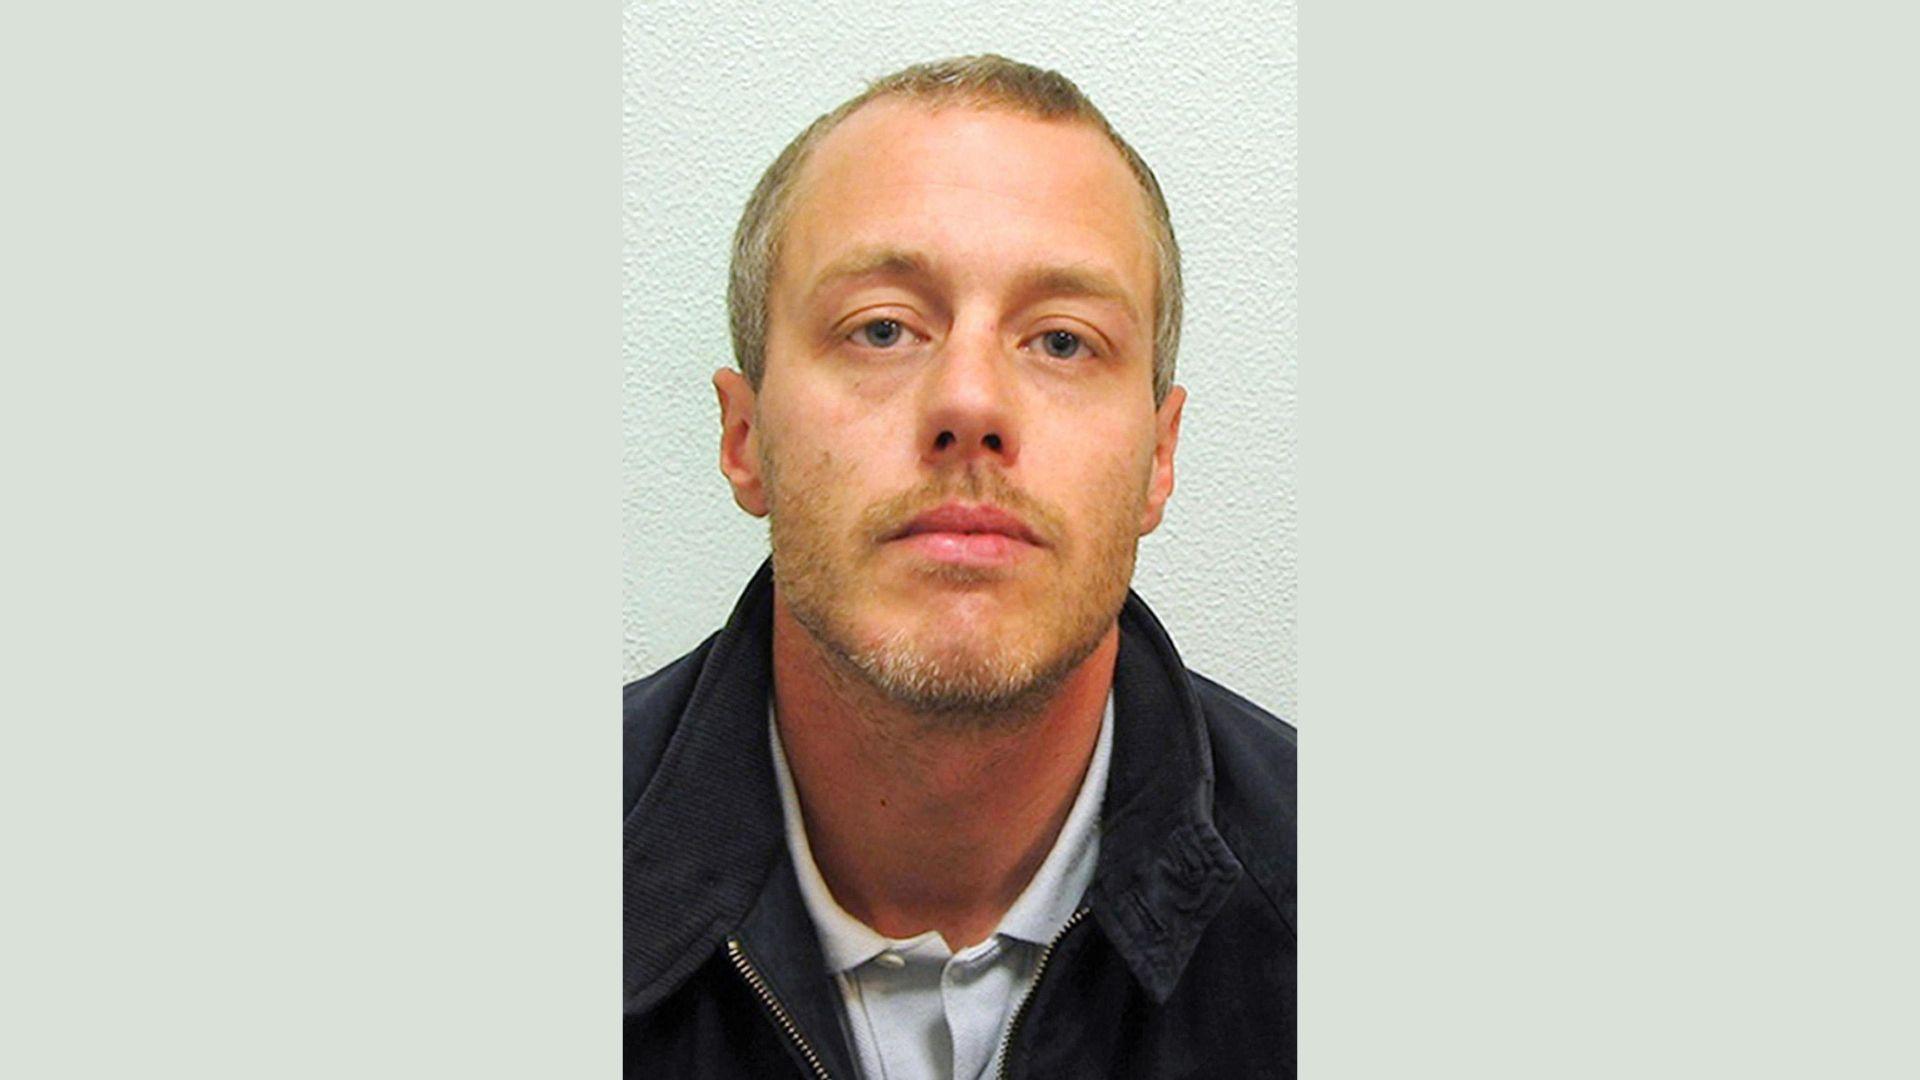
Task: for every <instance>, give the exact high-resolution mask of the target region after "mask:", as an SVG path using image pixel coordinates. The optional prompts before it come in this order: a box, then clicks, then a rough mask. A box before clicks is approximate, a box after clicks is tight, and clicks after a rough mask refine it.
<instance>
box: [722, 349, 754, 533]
mask: <svg viewBox="0 0 1920 1080" xmlns="http://www.w3.org/2000/svg"><path fill="white" fill-rule="evenodd" d="M713 389H714V391H715V392H716V393H718V394H719V395H720V473H721V475H723V476H725V477H726V478H727V483H729V484H732V485H733V501H734V502H736V503H739V504H740V509H742V510H745V511H746V512H747V513H749V514H752V515H753V516H754V517H766V516H767V492H766V486H765V483H764V481H763V479H762V477H761V474H760V434H759V428H758V427H757V426H756V425H755V423H754V410H753V403H754V392H753V386H752V384H750V383H748V382H747V377H746V376H745V375H742V374H740V373H739V372H738V371H735V370H734V369H732V368H721V369H720V370H719V371H716V372H714V373H713Z"/></svg>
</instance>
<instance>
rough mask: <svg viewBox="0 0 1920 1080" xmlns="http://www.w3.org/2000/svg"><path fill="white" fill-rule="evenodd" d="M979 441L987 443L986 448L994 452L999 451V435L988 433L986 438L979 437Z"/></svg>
mask: <svg viewBox="0 0 1920 1080" xmlns="http://www.w3.org/2000/svg"><path fill="white" fill-rule="evenodd" d="M980 441H981V442H983V443H986V444H987V449H989V450H992V451H994V452H995V453H998V452H999V451H1000V436H998V435H989V436H987V437H986V438H984V439H981V440H980Z"/></svg>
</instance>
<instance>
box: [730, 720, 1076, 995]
mask: <svg viewBox="0 0 1920 1080" xmlns="http://www.w3.org/2000/svg"><path fill="white" fill-rule="evenodd" d="M768 696H769V701H768V705H767V733H768V740H769V742H770V743H771V745H772V749H773V769H774V774H775V776H776V777H777V779H778V782H779V787H780V805H781V810H782V814H783V816H784V818H785V825H786V838H787V853H788V857H789V858H790V859H791V860H792V862H793V869H794V874H795V876H796V877H797V878H798V879H799V883H800V898H801V901H802V902H803V903H804V904H805V905H806V908H807V914H808V915H809V916H810V917H811V918H812V920H813V925H814V928H815V929H816V930H817V931H818V932H819V935H820V951H821V953H822V954H823V955H824V956H825V958H826V962H827V968H828V970H829V971H830V972H831V973H833V974H839V973H841V972H846V971H851V970H853V969H854V968H857V967H859V966H860V965H862V964H864V963H866V962H868V961H869V960H872V959H873V958H874V957H876V956H879V955H880V954H881V953H884V952H888V951H890V950H896V951H897V950H904V949H907V948H910V947H912V946H913V945H914V944H916V943H919V942H921V941H923V939H924V938H925V937H926V935H924V934H923V935H921V936H920V937H916V938H913V939H910V940H896V939H893V938H889V937H887V936H886V935H884V934H881V933H880V932H879V931H877V930H874V929H873V928H872V927H870V926H868V925H867V924H865V923H863V922H861V921H860V920H859V919H856V918H854V917H853V915H851V914H849V913H848V912H847V910H846V909H845V908H843V907H841V906H840V903H839V901H837V900H835V899H834V898H833V893H832V892H831V891H830V890H829V889H828V888H827V883H826V879H825V878H823V877H821V875H820V867H819V866H818V865H817V864H816V863H815V862H814V861H813V849H812V847H811V846H810V845H809V844H808V843H807V830H806V825H805V823H804V822H803V821H802V819H801V816H800V797H799V793H798V792H797V791H796V790H795V788H794V784H793V774H792V773H791V772H790V771H789V770H788V768H787V755H786V750H785V748H784V747H782V746H781V743H780V725H779V724H778V722H777V721H776V720H775V719H774V712H773V704H772V701H771V696H772V695H768ZM1112 752H1113V694H1112V693H1111V692H1109V693H1108V694H1107V704H1106V708H1105V709H1104V710H1103V711H1102V714H1101V717H1100V734H1099V736H1098V737H1097V738H1096V739H1095V741H1094V748H1093V759H1092V760H1091V761H1090V762H1088V764H1087V772H1086V776H1085V777H1083V778H1082V779H1081V781H1080V791H1079V793H1078V794H1077V795H1075V796H1074V800H1073V806H1072V808H1071V809H1069V810H1068V811H1067V820H1066V822H1065V823H1064V824H1063V825H1061V827H1060V835H1059V836H1058V837H1056V838H1055V839H1054V842H1053V848H1052V849H1051V850H1049V851H1048V852H1047V857H1046V859H1044V860H1043V861H1042V862H1041V864H1040V869H1038V870H1036V871H1035V872H1034V875H1033V879H1032V880H1031V881H1029V882H1027V887H1026V888H1025V889H1023V890H1021V893H1020V896H1019V897H1018V898H1017V899H1016V900H1014V902H1013V906H1012V907H1009V908H1008V909H1007V912H1006V914H1005V915H1003V916H1001V919H1000V925H999V926H998V927H996V928H995V929H994V934H995V935H996V936H1001V937H1008V938H1013V939H1015V940H1017V941H1025V942H1031V943H1033V944H1035V945H1045V944H1047V943H1048V942H1050V941H1052V940H1053V938H1054V937H1055V935H1057V934H1058V933H1059V932H1060V929H1061V927H1063V926H1065V925H1066V923H1067V920H1068V919H1069V918H1072V916H1073V913H1074V911H1075V910H1076V909H1077V908H1078V907H1079V905H1080V900H1081V897H1082V896H1083V895H1084V894H1085V893H1086V891H1087V886H1088V884H1089V883H1090V882H1092V880H1093V872H1094V869H1095V867H1096V866H1098V864H1099V860H1100V804H1101V802H1102V800H1103V799H1105V797H1106V791H1107V771H1108V762H1109V759H1110V758H1111V756H1112ZM929 933H932V931H929ZM943 947H944V943H943Z"/></svg>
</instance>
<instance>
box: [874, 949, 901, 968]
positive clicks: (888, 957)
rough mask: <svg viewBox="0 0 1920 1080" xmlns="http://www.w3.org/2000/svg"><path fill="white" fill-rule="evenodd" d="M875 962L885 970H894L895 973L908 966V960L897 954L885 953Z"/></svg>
mask: <svg viewBox="0 0 1920 1080" xmlns="http://www.w3.org/2000/svg"><path fill="white" fill-rule="evenodd" d="M873 962H874V963H876V964H879V965H880V966H881V967H883V968H892V969H893V970H895V971H899V970H900V969H901V968H903V967H906V966H907V958H906V957H904V956H901V955H900V954H899V953H897V952H883V953H881V954H880V955H879V956H876V957H874V958H873Z"/></svg>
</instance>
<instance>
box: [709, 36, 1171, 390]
mask: <svg viewBox="0 0 1920 1080" xmlns="http://www.w3.org/2000/svg"><path fill="white" fill-rule="evenodd" d="M878 98H901V99H904V100H907V101H913V102H920V103H924V104H928V105H936V106H937V105H966V106H972V107H975V108H998V109H1007V110H1010V111H1013V112H1016V113H1021V114H1025V115H1029V116H1034V117H1037V118H1039V119H1042V120H1072V121H1078V122H1082V123H1086V124H1090V125H1092V126H1093V127H1095V128H1097V129H1099V130H1100V131H1101V132H1103V133H1104V134H1105V135H1106V136H1107V138H1108V139H1109V140H1110V141H1111V142H1112V143H1113V146H1114V149H1116V150H1118V151H1119V152H1120V156H1121V158H1123V159H1124V160H1125V161H1126V163H1127V167H1128V168H1129V169H1131V170H1132V171H1133V176H1134V179H1136V180H1138V181H1139V183H1140V190H1141V193H1142V194H1143V195H1145V196H1146V202H1147V207H1148V214H1149V218H1150V222H1149V225H1148V228H1149V231H1150V232H1151V233H1152V240H1153V251H1154V262H1155V269H1156V270H1157V272H1158V273H1157V281H1156V282H1155V290H1154V291H1155V296H1154V318H1153V400H1154V404H1155V405H1158V404H1159V403H1160V402H1162V401H1164V400H1165V399H1166V396H1167V391H1168V389H1169V388H1171V387H1172V386H1173V365H1174V357H1175V355H1176V354H1177V353H1178V352H1179V350H1180V315H1181V307H1182V300H1183V292H1182V287H1181V280H1180V246H1179V244H1178V243H1177V242H1176V241H1175V240H1174V236H1173V218H1172V216H1171V215H1170V214H1169V213H1168V212H1167V200H1166V196H1164V195H1162V194H1161V192H1160V182H1159V181H1158V180H1156V179H1155V178H1154V175H1153V170H1152V169H1149V168H1148V167H1147V163H1146V162H1145V161H1143V160H1142V159H1141V157H1140V155H1139V154H1138V153H1136V152H1134V149H1133V147H1131V146H1129V145H1127V141H1126V140H1125V139H1122V138H1121V137H1120V135H1119V133H1118V132H1116V131H1114V130H1113V125H1111V124H1109V123H1107V118H1106V117H1105V116H1103V115H1101V113H1100V110H1099V109H1097V108H1095V107H1094V105H1093V102H1092V101H1090V100H1089V99H1088V98H1087V96H1086V95H1085V94H1083V93H1081V91H1080V88H1079V87H1077V86H1075V85H1074V84H1073V81H1072V80H1070V79H1068V78H1067V77H1066V76H1065V75H1062V74H1060V73H1059V72H1057V71H1047V70H1045V69H1043V68H1037V67H1034V66H1032V65H1031V64H1022V63H1020V62H1019V61H1016V60H1009V59H1007V58H1006V57H1004V56H995V55H992V54H983V55H980V56H960V57H955V58H953V59H950V60H935V61H932V62H930V63H925V64H915V65H913V66H912V67H908V68H904V69H902V70H900V71H897V72H894V73H893V74H891V75H887V76H885V77H883V78H880V79H876V80H875V81H874V82H872V83H870V84H869V85H868V86H867V88H866V90H864V91H862V92H861V93H860V94H859V95H858V96H856V97H854V98H853V99H851V100H849V101H847V102H846V103H844V104H842V105H840V106H839V107H838V108H836V109H834V110H833V111H832V112H830V113H827V114H826V115H825V116H822V117H820V118H819V119H817V120H815V121H814V122H813V123H812V124H809V125H808V126H807V129H806V130H805V131H802V132H801V133H800V134H799V136H798V137H797V138H795V139H794V140H793V141H792V142H790V143H788V144H787V147H786V149H784V150H782V151H780V156H779V157H777V158H775V159H774V160H773V164H772V165H769V166H768V167H767V171H766V172H765V173H763V174H762V175H761V177H760V182H759V183H758V184H756V185H755V186H754V189H753V195H752V196H751V197H749V198H748V199H747V206H746V209H745V210H744V211H743V212H742V213H741V215H740V226H739V228H738V229H736V230H735V232H734V236H733V262H732V266H731V268H730V272H729V275H728V280H727V315H728V319H729V320H730V322H731V324H732V331H733V358H734V363H736V364H738V365H739V367H740V370H741V371H742V372H743V373H745V375H746V377H747V381H748V382H749V383H751V384H752V385H753V386H755V387H758V386H759V385H760V379H761V377H762V375H763V374H765V372H766V363H767V294H768V292H769V290H770V289H771V287H772V282H773V271H774V267H775V265H776V264H777V263H778V262H779V258H780V240H781V237H782V235H783V234H784V233H785V231H786V224H787V218H788V216H789V214H790V213H791V211H792V207H793V186H794V181H795V179H796V178H797V177H798V176H799V175H800V170H801V167H802V166H804V165H805V164H806V161H807V158H808V157H809V156H810V155H811V154H812V153H813V149H814V147H816V146H817V145H819V143H820V140H821V139H824V138H825V137H826V136H827V134H828V133H829V132H831V131H832V130H833V129H834V128H836V127H838V126H839V125H840V122H841V121H842V120H845V119H846V118H847V117H848V116H849V115H851V114H852V113H853V112H854V110H856V109H858V108H860V107H861V106H862V105H865V104H867V103H868V102H870V101H874V100H875V99H878Z"/></svg>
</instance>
